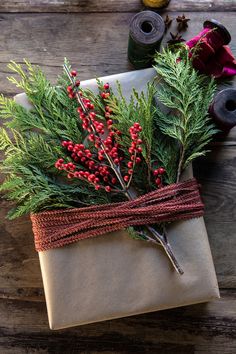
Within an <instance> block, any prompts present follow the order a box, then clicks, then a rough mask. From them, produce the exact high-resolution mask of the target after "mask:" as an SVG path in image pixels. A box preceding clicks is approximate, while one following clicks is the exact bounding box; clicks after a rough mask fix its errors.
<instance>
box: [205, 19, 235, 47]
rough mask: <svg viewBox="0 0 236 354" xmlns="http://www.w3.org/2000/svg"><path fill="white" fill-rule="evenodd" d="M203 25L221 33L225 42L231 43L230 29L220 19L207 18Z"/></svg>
mask: <svg viewBox="0 0 236 354" xmlns="http://www.w3.org/2000/svg"><path fill="white" fill-rule="evenodd" d="M203 27H204V28H210V29H214V30H216V31H217V32H218V33H219V34H220V35H221V37H222V38H223V41H224V43H223V44H224V45H227V44H229V42H230V41H231V35H230V33H229V31H228V30H227V28H226V27H225V26H224V25H222V23H220V22H219V21H217V20H214V19H212V20H207V21H205V22H204V24H203Z"/></svg>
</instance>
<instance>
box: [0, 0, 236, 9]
mask: <svg viewBox="0 0 236 354" xmlns="http://www.w3.org/2000/svg"><path fill="white" fill-rule="evenodd" d="M143 9H145V7H144V5H143V3H142V1H141V0H103V1H97V0H90V1H88V0H46V1H45V0H12V1H9V0H1V3H0V12H132V11H133V12H135V11H140V10H143ZM167 9H168V11H200V12H202V11H226V10H227V11H235V10H236V1H235V0H200V1H192V0H181V1H180V0H171V2H170V4H169V6H168V8H167Z"/></svg>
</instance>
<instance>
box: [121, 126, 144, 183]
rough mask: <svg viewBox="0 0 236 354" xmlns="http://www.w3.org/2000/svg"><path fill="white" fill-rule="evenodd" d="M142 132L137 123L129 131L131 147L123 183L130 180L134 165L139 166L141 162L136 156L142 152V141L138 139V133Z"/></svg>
mask: <svg viewBox="0 0 236 354" xmlns="http://www.w3.org/2000/svg"><path fill="white" fill-rule="evenodd" d="M141 131H142V127H141V125H140V124H139V123H134V124H133V125H132V127H130V129H129V133H130V137H131V145H130V148H129V155H130V160H129V161H128V162H127V167H128V174H127V175H125V176H124V181H125V182H129V180H130V178H131V177H132V175H133V173H134V170H133V168H134V166H135V164H139V163H140V162H141V158H140V157H139V156H137V155H138V154H141V152H142V147H141V145H142V143H143V142H142V140H141V139H140V138H139V133H140V132H141Z"/></svg>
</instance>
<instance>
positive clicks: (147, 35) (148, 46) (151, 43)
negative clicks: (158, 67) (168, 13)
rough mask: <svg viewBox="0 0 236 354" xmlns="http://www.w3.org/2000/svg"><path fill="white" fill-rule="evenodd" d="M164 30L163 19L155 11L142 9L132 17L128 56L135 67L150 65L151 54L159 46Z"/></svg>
mask: <svg viewBox="0 0 236 354" xmlns="http://www.w3.org/2000/svg"><path fill="white" fill-rule="evenodd" d="M164 32H165V24H164V21H163V19H162V17H161V16H160V15H158V14H157V13H156V12H153V11H142V12H140V13H138V14H136V15H135V16H134V17H133V18H132V20H131V23H130V33H129V44H128V58H129V60H130V62H131V63H132V64H133V65H134V67H135V68H136V69H142V68H147V67H149V66H151V64H152V60H153V55H154V54H155V51H157V50H159V48H160V44H161V41H162V38H163V35H164Z"/></svg>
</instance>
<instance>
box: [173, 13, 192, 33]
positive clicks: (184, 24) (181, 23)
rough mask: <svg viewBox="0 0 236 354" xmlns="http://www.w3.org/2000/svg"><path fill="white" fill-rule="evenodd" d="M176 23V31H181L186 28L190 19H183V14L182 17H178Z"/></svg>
mask: <svg viewBox="0 0 236 354" xmlns="http://www.w3.org/2000/svg"><path fill="white" fill-rule="evenodd" d="M176 21H177V22H178V31H183V30H185V29H186V28H188V21H190V18H187V17H185V15H184V14H183V15H182V16H178V17H177V18H176Z"/></svg>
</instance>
